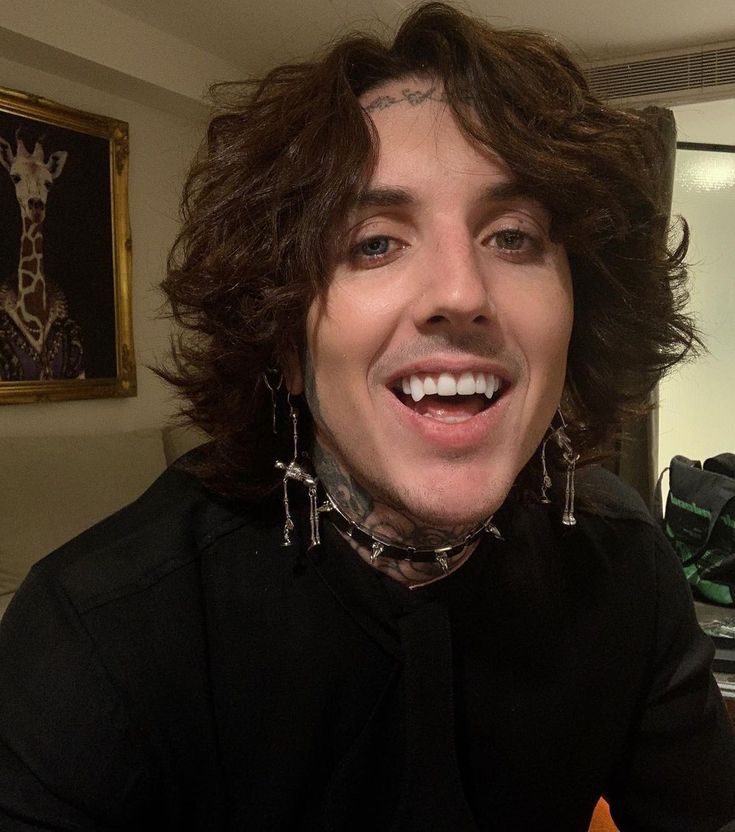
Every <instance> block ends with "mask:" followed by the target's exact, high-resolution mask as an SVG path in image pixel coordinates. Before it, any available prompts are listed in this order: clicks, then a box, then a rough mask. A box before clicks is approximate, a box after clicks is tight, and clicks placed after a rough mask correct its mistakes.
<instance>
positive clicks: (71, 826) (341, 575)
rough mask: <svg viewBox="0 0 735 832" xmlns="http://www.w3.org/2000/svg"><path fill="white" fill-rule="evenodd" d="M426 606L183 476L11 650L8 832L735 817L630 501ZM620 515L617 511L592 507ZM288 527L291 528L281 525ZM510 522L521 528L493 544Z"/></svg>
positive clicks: (659, 558)
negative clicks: (608, 809) (285, 543)
mask: <svg viewBox="0 0 735 832" xmlns="http://www.w3.org/2000/svg"><path fill="white" fill-rule="evenodd" d="M603 485H604V488H603V489H602V492H601V493H602V494H603V497H604V499H603V500H599V499H598V501H597V503H598V507H597V509H596V510H595V511H587V512H585V511H580V512H578V521H579V522H578V525H577V527H575V528H574V529H571V530H565V529H563V528H562V527H561V526H560V525H559V524H557V523H556V522H555V521H554V519H553V513H551V512H553V511H554V509H553V507H552V508H551V509H549V507H547V506H543V505H535V506H534V505H530V506H525V505H521V504H520V503H515V504H509V505H508V506H507V507H506V508H505V509H504V511H503V512H502V523H501V524H500V525H501V531H502V532H503V534H504V537H505V540H504V541H500V542H498V541H494V540H492V539H487V540H486V541H484V542H483V543H482V545H481V546H480V547H479V548H478V549H477V551H476V552H475V553H474V554H473V555H472V557H471V558H470V559H469V560H468V561H467V563H466V564H465V565H463V566H462V567H461V568H460V569H459V570H457V571H456V572H455V573H453V574H452V575H450V576H448V577H447V578H445V579H443V580H442V581H439V582H437V583H434V584H430V585H428V586H426V587H424V588H421V589H418V590H408V589H406V588H405V587H403V586H401V585H399V584H396V583H394V582H392V580H391V579H389V578H387V577H385V576H382V575H381V574H380V573H378V572H377V571H375V570H373V569H372V568H371V567H370V566H369V565H367V564H365V563H364V562H363V561H361V560H360V559H359V557H358V556H357V555H356V554H355V553H354V552H353V551H352V550H351V548H350V547H349V546H347V545H346V544H345V543H344V542H343V541H342V540H341V538H340V537H339V535H338V533H337V532H336V531H335V530H333V529H332V528H331V526H330V525H329V523H328V522H324V535H323V537H324V543H323V545H322V546H321V547H319V548H318V549H316V550H312V551H311V552H307V551H306V547H305V546H303V545H302V544H301V540H302V538H301V536H300V535H299V534H298V530H297V535H296V543H295V545H294V546H293V547H289V548H287V549H284V548H282V547H281V546H280V535H281V527H280V521H279V519H278V506H277V505H274V506H272V507H271V506H269V505H266V506H259V507H258V509H257V510H253V509H252V508H246V507H243V506H238V505H237V504H234V503H230V502H228V501H225V500H222V499H220V498H217V497H215V496H214V495H212V494H211V493H210V492H208V491H207V490H206V489H205V488H203V486H202V485H201V484H200V483H199V482H198V481H197V480H196V479H195V478H194V477H193V476H191V475H190V474H187V473H185V472H183V471H180V470H176V469H171V470H169V471H168V472H166V473H165V474H164V475H163V476H162V477H161V479H160V480H159V481H158V482H157V483H156V484H155V485H154V486H153V487H152V488H151V489H150V490H149V491H148V492H147V493H146V494H145V495H144V496H143V497H142V498H141V499H140V500H138V501H137V502H136V503H134V504H133V505H132V506H130V507H128V508H127V509H124V510H123V511H122V512H119V513H118V514H116V515H114V516H113V517H112V518H110V519H108V520H107V521H105V522H103V523H102V524H100V525H99V526H97V527H95V528H94V529H92V530H90V531H89V532H87V533H85V534H84V535H82V536H81V537H80V538H78V539H76V540H75V541H72V542H71V543H69V544H67V545H66V546H65V547H62V549H61V550H59V551H57V552H56V553H54V554H53V555H51V556H49V557H48V558H46V559H45V560H44V561H42V562H41V563H40V564H39V565H37V566H36V567H35V568H34V570H33V571H32V573H31V575H30V576H29V578H28V579H27V581H26V582H25V584H24V586H23V588H22V589H21V590H20V591H19V593H18V595H17V596H16V598H15V599H14V601H13V603H12V604H11V606H10V608H9V610H8V612H7V613H6V617H5V619H4V620H3V622H2V625H1V626H0V671H1V672H0V829H2V830H3V831H4V830H8V832H21V831H23V832H28V830H40V829H51V830H108V829H109V830H112V829H135V830H148V829H150V830H156V832H162V830H168V829H171V830H174V829H176V830H212V831H213V832H216V830H246V829H251V830H268V832H270V831H271V830H274V832H275V830H304V832H305V831H306V830H313V831H314V832H316V830H350V832H353V830H354V831H355V832H359V830H368V829H370V830H390V829H394V830H397V831H398V830H400V832H449V830H452V832H455V831H457V832H462V830H468V832H469V830H492V829H497V830H502V832H515V831H516V830H517V832H528V830H530V829H535V828H543V829H546V830H556V829H558V830H564V832H574V830H580V832H582V831H583V830H586V828H587V825H588V823H589V817H590V814H591V812H592V809H593V807H594V805H595V803H596V800H597V798H598V796H599V795H601V794H604V795H605V796H606V797H607V798H608V800H609V801H610V803H611V806H612V809H613V815H614V817H615V819H616V821H617V823H618V825H619V826H620V828H621V829H623V830H667V831H668V832H675V830H681V832H685V831H686V832H713V830H716V829H718V828H719V827H721V826H722V825H723V824H725V823H727V822H728V821H731V820H733V819H735V777H734V775H735V739H733V733H732V729H731V727H730V725H729V721H728V718H727V716H726V714H725V712H724V708H723V705H722V701H721V698H720V696H719V692H718V691H717V688H716V685H715V684H714V681H713V680H712V678H711V674H710V673H709V663H710V662H711V658H712V648H711V646H710V644H709V642H708V640H707V639H706V638H705V637H704V636H703V635H702V633H701V632H700V631H699V629H698V627H697V625H696V621H695V619H694V614H693V609H692V604H691V598H690V595H689V590H688V587H687V585H686V582H685V580H684V577H683V574H682V571H681V568H680V566H679V564H678V563H677V561H676V559H675V556H674V555H673V553H672V552H671V551H670V549H669V548H668V546H667V544H666V542H665V541H664V540H663V538H662V537H661V536H660V534H659V532H658V531H657V529H656V528H655V527H654V525H653V523H652V521H651V520H650V518H648V517H647V516H646V514H645V513H644V512H643V511H641V510H640V509H639V508H638V507H637V506H636V505H635V504H634V503H633V502H632V501H631V499H630V498H629V495H627V494H625V493H624V492H623V491H621V488H622V487H621V486H620V485H619V484H618V483H617V482H616V481H614V480H613V479H612V478H610V479H609V480H606V481H605V482H604V484H603ZM599 496H600V495H599V494H598V497H599ZM271 509H272V510H271ZM499 522H500V521H499Z"/></svg>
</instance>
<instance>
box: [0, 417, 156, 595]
mask: <svg viewBox="0 0 735 832" xmlns="http://www.w3.org/2000/svg"><path fill="white" fill-rule="evenodd" d="M0 459H2V461H3V476H2V477H0V517H2V534H1V535H0V601H3V600H7V599H3V596H4V595H6V594H8V593H11V592H13V591H15V589H17V587H18V585H19V584H20V582H21V581H22V580H23V578H24V577H25V575H26V574H27V572H28V570H29V569H30V568H31V566H32V565H33V564H34V563H35V562H36V561H37V560H38V559H39V558H41V557H43V556H44V555H46V554H48V553H49V552H50V551H52V550H53V549H56V548H57V547H58V546H60V545H61V544H62V543H64V542H66V541H67V540H69V539H70V538H72V537H74V536H75V535H77V534H79V533H80V532H82V531H84V529H86V528H88V527H89V526H91V525H93V524H94V523H96V522H97V521H98V520H101V519H102V518H103V517H106V516H107V515H108V514H112V513H113V512H114V511H117V510H118V509H119V508H122V506H124V505H126V504H127V503H129V502H131V501H132V500H134V499H135V498H136V497H137V496H138V495H139V494H141V492H142V491H144V490H145V489H146V488H147V487H148V486H149V485H150V484H151V482H153V480H154V479H155V478H156V477H157V476H158V474H160V473H161V471H163V470H164V468H165V467H166V461H165V458H164V452H163V440H162V435H161V431H160V430H158V429H148V430H138V431H131V432H128V433H116V434H112V435H101V436H95V435H90V436H37V437H25V436H23V437H9V438H8V437H0Z"/></svg>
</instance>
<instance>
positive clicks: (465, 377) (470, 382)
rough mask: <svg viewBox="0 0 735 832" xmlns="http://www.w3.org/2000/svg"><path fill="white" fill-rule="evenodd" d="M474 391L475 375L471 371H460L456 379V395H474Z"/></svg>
mask: <svg viewBox="0 0 735 832" xmlns="http://www.w3.org/2000/svg"><path fill="white" fill-rule="evenodd" d="M476 392H477V390H476V385H475V377H474V376H473V375H472V373H462V375H461V376H460V377H459V379H458V381H457V395H458V396H474V395H475V393H476Z"/></svg>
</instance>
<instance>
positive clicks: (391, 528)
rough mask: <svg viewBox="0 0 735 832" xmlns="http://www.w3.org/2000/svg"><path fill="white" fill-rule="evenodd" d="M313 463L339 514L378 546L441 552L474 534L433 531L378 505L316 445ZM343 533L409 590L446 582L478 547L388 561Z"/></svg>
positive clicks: (461, 529) (463, 530) (459, 529)
mask: <svg viewBox="0 0 735 832" xmlns="http://www.w3.org/2000/svg"><path fill="white" fill-rule="evenodd" d="M314 463H315V467H316V472H317V475H318V477H319V480H320V481H321V483H322V485H323V486H324V488H325V489H326V490H327V492H328V493H329V496H330V498H331V499H332V501H333V502H334V503H335V505H336V507H337V508H338V509H339V511H340V512H341V513H342V515H343V516H344V517H346V518H347V519H348V520H349V521H350V522H352V523H354V524H355V525H357V526H359V527H361V529H363V530H364V531H366V532H367V533H368V534H369V535H374V536H375V537H377V538H378V539H379V540H380V541H384V542H387V543H389V544H392V545H394V546H397V547H411V548H416V549H440V548H442V547H448V546H455V545H456V544H457V543H458V541H463V540H464V539H465V538H466V537H468V535H470V534H472V533H473V532H474V531H475V530H476V527H474V526H473V527H468V526H466V525H458V526H453V527H450V528H438V527H434V526H432V525H431V524H427V523H422V522H420V521H419V520H416V519H415V518H412V517H410V516H409V515H407V514H406V513H404V512H402V511H400V510H398V509H396V508H394V507H392V506H390V505H388V504H387V503H386V502H382V501H380V500H377V499H376V498H374V497H373V496H372V495H371V494H370V493H369V492H368V491H367V490H366V489H364V488H363V487H362V486H361V485H360V483H358V482H357V481H356V480H355V479H354V477H352V476H351V475H350V474H349V473H348V472H347V471H346V470H345V469H344V467H343V466H342V465H341V463H340V462H339V461H338V460H337V459H336V458H335V457H334V456H333V455H332V454H330V453H329V452H328V451H325V449H324V448H322V447H321V446H320V445H319V444H316V446H315V450H314ZM342 534H343V536H344V537H345V538H346V539H347V540H348V541H349V543H350V545H351V546H352V547H353V548H354V549H355V550H356V551H357V552H358V554H359V555H360V557H362V558H363V560H365V561H366V562H367V563H369V564H370V565H371V566H373V567H374V568H376V569H378V570H379V571H381V572H384V573H386V574H387V575H389V576H390V577H391V578H393V579H395V580H397V581H399V582H400V583H402V584H405V585H408V586H410V587H413V586H418V585H421V584H426V583H429V582H431V581H435V580H438V579H440V578H443V577H445V576H446V575H448V574H449V573H450V572H451V571H453V570H455V569H457V568H458V567H459V566H460V565H461V564H462V563H464V561H465V560H467V558H468V557H469V556H470V555H471V554H472V552H473V551H474V550H475V548H476V547H477V543H478V540H477V539H474V540H473V541H472V542H471V543H469V544H468V545H466V546H463V547H461V548H460V550H459V551H458V552H457V553H455V554H453V555H452V556H451V557H450V558H446V559H442V558H441V557H440V558H439V559H434V560H427V561H414V560H410V559H406V558H400V557H391V556H390V550H388V551H387V552H386V553H385V554H381V555H380V556H377V557H376V555H375V548H374V547H373V548H371V547H369V546H368V545H366V543H364V542H361V540H359V539H356V537H352V536H350V535H349V534H346V533H345V532H342ZM442 560H443V562H442Z"/></svg>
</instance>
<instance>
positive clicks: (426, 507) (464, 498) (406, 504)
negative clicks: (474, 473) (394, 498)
mask: <svg viewBox="0 0 735 832" xmlns="http://www.w3.org/2000/svg"><path fill="white" fill-rule="evenodd" d="M514 479H515V478H514V477H506V478H503V479H502V480H498V479H497V478H493V479H492V480H488V478H482V479H478V480H476V481H474V482H473V478H468V477H464V478H462V480H461V481H460V482H458V481H457V479H456V478H452V480H451V481H450V482H445V483H443V485H442V486H436V485H435V484H426V485H424V486H423V487H422V488H421V490H420V491H419V490H416V489H414V490H412V491H411V492H410V493H407V494H405V496H404V498H403V499H402V500H399V501H398V505H396V503H395V502H394V503H393V505H394V506H395V507H399V506H401V504H402V510H403V511H404V512H405V513H407V514H409V515H410V516H411V517H413V518H414V519H415V520H416V521H417V522H419V523H422V524H425V525H427V526H431V527H432V528H436V529H446V530H452V529H456V528H457V527H458V526H463V527H475V526H478V525H479V524H480V523H483V522H484V521H485V520H487V519H488V517H490V516H491V515H492V514H494V513H495V512H496V511H497V510H498V509H499V508H500V507H501V506H502V505H503V503H504V502H505V499H506V497H507V496H508V492H509V491H510V489H511V487H512V485H513V482H514Z"/></svg>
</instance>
